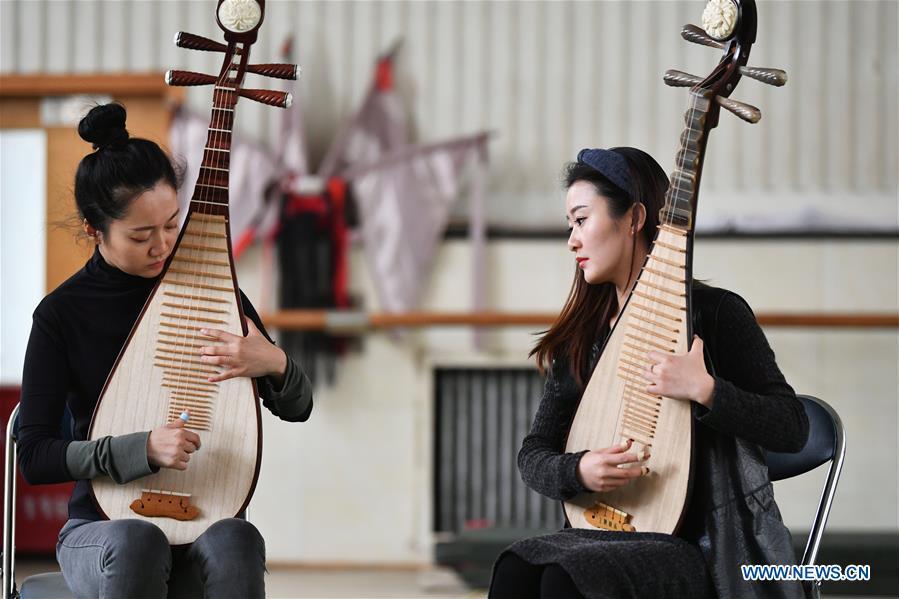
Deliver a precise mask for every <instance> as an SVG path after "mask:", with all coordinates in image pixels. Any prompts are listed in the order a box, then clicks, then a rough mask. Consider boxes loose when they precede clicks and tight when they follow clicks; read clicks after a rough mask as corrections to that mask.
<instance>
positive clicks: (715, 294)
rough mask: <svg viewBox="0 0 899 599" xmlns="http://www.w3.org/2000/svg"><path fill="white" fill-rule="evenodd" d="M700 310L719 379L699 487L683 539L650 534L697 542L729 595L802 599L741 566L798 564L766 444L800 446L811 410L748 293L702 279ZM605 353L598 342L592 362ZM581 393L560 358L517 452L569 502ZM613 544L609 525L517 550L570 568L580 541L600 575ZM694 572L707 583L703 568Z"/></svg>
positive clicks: (700, 410) (536, 480)
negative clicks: (569, 441)
mask: <svg viewBox="0 0 899 599" xmlns="http://www.w3.org/2000/svg"><path fill="white" fill-rule="evenodd" d="M692 308H693V324H694V332H695V333H696V334H698V335H699V336H700V337H701V338H702V339H703V341H704V342H705V349H706V364H707V366H708V368H709V372H710V373H712V374H713V376H714V378H715V390H714V401H713V404H712V408H711V410H709V409H706V408H704V407H702V406H700V405H699V404H694V405H693V414H694V418H695V423H694V424H695V426H694V443H695V446H694V454H693V455H694V464H693V490H692V499H691V502H690V504H689V507H688V509H687V513H686V517H685V520H684V523H683V525H682V527H681V529H680V531H679V533H678V536H679V537H680V539H673V538H671V537H668V535H654V536H653V537H645V538H650V539H651V540H653V541H662V540H664V541H668V542H670V543H675V544H677V543H678V542H682V541H681V539H683V540H685V541H687V542H689V544H690V545H693V546H698V548H699V550H700V552H701V554H702V557H703V558H704V561H705V563H706V565H707V567H708V572H709V574H710V575H711V579H712V582H713V585H714V587H715V589H716V591H717V593H718V595H719V596H720V597H722V598H728V599H731V598H740V597H801V596H802V591H801V589H800V587H799V585H798V583H784V582H777V583H775V582H768V583H761V582H753V583H750V582H744V581H743V579H742V575H741V572H740V565H742V564H791V563H795V555H794V553H793V548H792V542H791V538H790V533H789V531H788V530H787V528H786V527H785V526H784V525H783V522H782V520H781V516H780V512H779V510H778V508H777V504H776V503H775V502H774V493H773V489H772V486H771V482H770V480H769V478H768V469H767V466H766V464H765V460H764V455H763V453H762V448H763V447H764V448H766V449H769V450H772V451H786V452H791V451H799V450H800V449H801V448H802V447H803V445H804V444H805V440H806V438H807V436H808V419H807V417H806V415H805V411H804V409H803V407H802V404H801V403H800V402H799V400H797V399H796V396H795V393H794V392H793V389H792V388H791V387H790V386H789V385H788V384H787V382H786V381H785V380H784V377H783V375H782V374H781V372H780V370H779V369H778V367H777V364H776V362H775V360H774V353H773V352H772V351H771V348H770V346H769V345H768V342H767V340H766V339H765V336H764V334H763V333H762V330H761V329H760V328H759V326H758V323H757V322H756V320H755V316H754V315H753V313H752V310H751V309H750V308H749V306H748V305H747V304H746V302H745V301H743V299H742V298H740V297H739V296H737V295H736V294H734V293H731V292H729V291H725V290H723V289H717V288H714V287H708V286H706V285H702V284H698V283H697V284H694V287H693V297H692ZM599 354H600V344H599V342H598V343H597V344H596V345H595V346H594V361H593V363H594V364H595V363H596V361H597V360H598V359H599ZM580 395H581V391H580V389H579V388H578V387H577V385H576V383H575V382H574V380H573V378H572V377H571V375H570V373H569V372H568V367H567V364H564V363H561V362H557V363H555V364H554V365H553V368H552V372H550V373H549V377H548V378H547V382H546V387H545V391H544V395H543V399H542V401H541V403H540V407H539V408H538V411H537V415H536V417H535V419H534V423H533V426H532V428H531V431H530V433H529V434H528V435H527V436H526V437H525V439H524V442H523V444H522V447H521V451H520V452H519V454H518V465H519V468H520V470H521V475H522V478H523V479H524V482H525V483H526V484H527V485H528V486H529V487H531V488H532V489H534V490H535V491H537V492H538V493H541V494H543V495H546V496H548V497H551V498H553V499H560V500H563V499H568V498H570V497H572V496H574V495H576V494H577V493H581V492H584V491H586V489H584V488H583V487H582V485H581V484H580V482H579V480H578V478H577V474H576V472H577V464H578V461H579V460H580V457H581V455H582V454H583V453H584V452H580V453H564V446H565V439H566V436H567V434H568V429H569V427H570V425H571V420H572V418H573V417H574V413H575V411H576V409H577V405H578V402H579V401H580ZM572 533H575V534H572ZM626 537H627V535H624V537H623V538H626ZM656 537H660V538H656ZM663 537H668V538H667V539H665V538H663ZM591 541H592V545H593V550H591V549H590V546H591ZM609 542H615V541H614V540H613V535H609V534H608V533H604V532H603V531H598V530H597V531H571V530H568V531H562V532H559V533H556V534H555V535H550V538H547V537H543V538H542V541H541V542H538V543H534V542H529V540H525V541H523V542H521V543H519V544H516V545H513V546H512V547H511V548H510V550H511V551H513V552H514V553H516V554H518V555H519V556H520V557H523V558H524V559H526V560H529V561H531V562H532V563H562V564H563V566H564V565H565V564H564V562H565V561H566V560H571V559H572V557H571V556H570V555H568V556H566V555H564V554H565V553H566V552H567V551H568V550H567V549H566V547H567V548H570V549H571V550H574V549H575V548H576V551H577V553H578V555H579V556H581V558H580V559H583V560H584V564H585V565H586V564H587V563H591V562H592V565H591V566H590V567H588V568H585V569H584V570H583V571H584V572H590V571H591V570H592V571H594V572H595V570H596V564H597V560H602V559H604V558H605V559H607V558H608V554H607V552H606V551H605V550H604V548H603V545H607V544H608V543H609ZM624 542H627V541H624ZM585 544H586V545H585ZM635 549H636V547H635ZM690 549H692V548H690ZM553 553H556V555H552V554H553ZM661 555H663V554H660V556H661ZM572 565H574V563H573V562H572ZM669 567H670V565H669ZM659 568H660V574H663V572H664V569H665V564H659ZM567 569H568V570H569V574H571V575H572V577H573V579H574V581H575V583H576V584H577V585H578V587H579V588H580V589H581V590H582V592H585V594H586V595H587V596H591V597H592V596H597V597H601V596H607V595H605V594H603V593H602V592H597V594H594V593H593V592H591V591H590V584H592V583H591V581H590V580H586V578H591V576H592V575H583V576H581V580H578V576H579V575H578V572H577V571H580V570H581V569H580V568H578V567H572V568H567ZM571 570H576V571H575V572H572V571H571ZM619 570H620V568H619ZM663 575H664V574H663ZM696 576H697V580H699V579H702V578H704V577H705V573H703V572H698V573H696ZM628 584H630V585H631V586H630V587H629V588H641V587H640V585H639V581H630V582H629V583H628ZM644 588H645V587H644ZM635 594H636V592H635Z"/></svg>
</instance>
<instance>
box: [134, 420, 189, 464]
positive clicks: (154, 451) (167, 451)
mask: <svg viewBox="0 0 899 599" xmlns="http://www.w3.org/2000/svg"><path fill="white" fill-rule="evenodd" d="M198 449H200V436H199V435H198V434H197V433H195V432H193V431H189V430H187V429H185V428H184V421H183V420H181V419H180V418H176V419H175V421H174V422H170V423H168V424H166V425H165V426H160V427H159V428H157V429H153V430H152V431H151V432H150V437H149V438H148V439H147V459H148V460H149V461H150V464H151V465H153V466H159V467H160V468H174V469H175V470H187V462H189V461H190V454H192V453H193V452H195V451H196V450H198Z"/></svg>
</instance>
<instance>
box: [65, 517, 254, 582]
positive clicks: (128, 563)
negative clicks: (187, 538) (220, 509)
mask: <svg viewBox="0 0 899 599" xmlns="http://www.w3.org/2000/svg"><path fill="white" fill-rule="evenodd" d="M56 559H57V560H58V561H59V565H60V567H61V568H62V573H63V575H64V576H65V579H66V582H67V583H68V585H69V588H70V589H71V590H72V592H73V593H75V595H77V596H78V597H109V598H111V599H120V598H121V599H126V598H127V599H130V598H132V597H154V598H159V597H166V596H168V597H192V598H193V597H197V598H202V597H203V596H204V595H205V596H206V597H210V598H213V599H218V598H219V597H241V598H245V597H264V596H265V578H264V576H265V543H264V541H263V540H262V535H260V534H259V531H258V530H256V527H255V526H253V525H252V524H250V523H249V522H247V521H246V520H240V519H238V518H229V519H227V520H220V521H218V522H216V523H215V524H213V525H212V526H210V527H209V528H208V529H207V530H206V532H204V533H203V534H202V535H200V536H199V537H198V538H197V540H196V541H194V543H192V544H191V545H186V546H183V547H170V546H169V543H168V540H167V539H166V537H165V535H164V534H163V533H162V531H161V530H160V529H159V528H158V527H157V526H155V525H153V524H151V523H149V522H146V521H144V520H100V521H92V520H69V521H68V522H66V524H65V526H63V528H62V530H61V531H60V532H59V542H58V543H57V545H56Z"/></svg>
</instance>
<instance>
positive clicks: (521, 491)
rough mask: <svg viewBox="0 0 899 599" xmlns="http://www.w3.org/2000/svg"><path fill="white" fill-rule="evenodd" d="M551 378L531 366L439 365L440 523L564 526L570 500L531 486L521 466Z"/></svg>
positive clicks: (439, 528)
mask: <svg viewBox="0 0 899 599" xmlns="http://www.w3.org/2000/svg"><path fill="white" fill-rule="evenodd" d="M543 384H544V381H543V377H541V376H540V375H539V374H538V373H537V371H536V370H535V369H532V368H531V369H526V368H438V369H436V370H435V371H434V406H435V409H434V417H435V421H434V530H435V531H436V532H461V531H463V530H466V529H469V528H482V527H505V528H545V529H548V530H549V529H556V528H558V527H559V526H560V525H561V524H562V523H563V522H564V517H563V515H562V504H561V503H560V502H558V501H553V500H551V499H549V498H547V497H543V496H541V495H539V494H537V493H535V492H534V491H531V490H530V489H528V488H527V487H526V486H525V485H524V483H523V482H522V480H521V475H520V474H519V472H518V465H517V456H518V450H519V448H520V447H521V440H522V439H523V438H524V436H525V435H527V433H528V430H530V427H531V422H533V420H534V414H535V413H536V412H537V406H538V405H539V404H540V399H541V396H542V390H543Z"/></svg>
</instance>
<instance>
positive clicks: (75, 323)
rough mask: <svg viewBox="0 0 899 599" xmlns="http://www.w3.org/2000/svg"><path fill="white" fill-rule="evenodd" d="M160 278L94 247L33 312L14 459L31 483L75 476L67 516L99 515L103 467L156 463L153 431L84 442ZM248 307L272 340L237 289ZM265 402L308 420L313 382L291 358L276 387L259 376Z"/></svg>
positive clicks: (135, 474)
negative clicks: (95, 487) (150, 446)
mask: <svg viewBox="0 0 899 599" xmlns="http://www.w3.org/2000/svg"><path fill="white" fill-rule="evenodd" d="M155 283H156V278H152V279H147V278H144V277H139V276H134V275H129V274H126V273H124V272H122V271H121V270H119V269H117V268H115V267H113V266H111V265H109V264H107V263H106V261H105V260H103V257H102V256H101V255H100V252H99V251H95V252H94V255H93V256H92V257H91V259H90V260H89V261H88V262H87V264H85V266H84V268H82V269H81V270H80V271H78V272H77V273H75V274H74V275H73V276H72V277H71V278H69V279H68V280H67V281H66V282H64V283H63V284H62V285H60V286H59V287H57V288H56V289H55V290H54V291H53V292H52V293H50V294H49V295H48V296H47V297H45V298H44V299H43V301H41V303H40V304H39V305H38V307H37V308H36V309H35V311H34V315H33V323H32V327H31V336H30V337H29V339H28V349H27V351H26V353H25V368H24V372H23V374H22V397H21V401H20V408H19V437H18V453H19V466H20V468H21V469H22V473H23V474H24V476H25V479H26V480H27V481H28V482H30V483H32V484H43V483H58V482H65V481H70V480H77V481H78V482H77V483H76V485H75V490H74V492H73V493H72V497H71V499H70V500H69V518H83V519H88V520H99V519H100V515H99V514H98V513H97V510H96V508H95V507H94V505H93V501H92V500H91V496H90V490H89V485H88V479H90V478H93V477H95V476H102V475H107V476H110V477H112V478H113V480H116V481H117V482H128V481H130V480H134V479H136V478H139V477H141V476H146V475H148V474H150V473H151V472H153V471H154V468H153V467H151V466H150V465H149V464H148V462H147V437H148V436H149V431H143V432H135V433H133V434H130V435H122V436H119V437H105V438H103V439H98V440H94V441H86V440H85V439H87V432H88V428H89V426H90V422H91V417H92V415H93V412H94V407H95V406H96V404H97V399H98V398H99V397H100V391H101V390H102V389H103V385H104V383H105V382H106V378H107V376H108V375H109V371H110V370H112V366H113V363H114V362H115V359H116V357H117V356H118V354H119V351H120V350H121V349H122V346H123V345H124V344H125V340H126V339H127V338H128V334H129V333H130V332H131V329H132V327H133V326H134V323H135V321H136V320H137V317H138V315H139V314H140V311H141V308H142V307H143V305H144V303H146V301H147V297H148V296H149V295H150V291H151V290H152V289H153V286H154V285H155ZM240 297H241V300H242V302H243V310H244V314H245V315H246V316H247V317H248V318H250V319H251V320H252V321H253V322H254V323H255V324H256V326H257V327H258V328H259V330H260V331H261V332H262V334H263V335H265V336H266V338H268V339H269V340H270V341H271V338H270V337H269V336H268V333H266V331H265V328H264V327H263V326H262V321H261V320H260V319H259V315H258V314H257V313H256V310H255V309H254V308H253V306H252V305H251V304H250V301H249V300H248V299H247V298H246V296H245V295H244V294H243V292H241V293H240ZM256 382H257V384H258V388H259V395H260V397H262V399H263V405H264V406H265V407H266V408H268V409H269V410H270V411H271V412H272V413H273V414H275V415H276V416H278V417H279V418H281V419H282V420H288V421H291V422H299V421H305V420H306V419H308V418H309V414H310V412H311V411H312V386H311V384H310V383H309V379H308V378H307V377H306V375H305V374H304V373H303V372H302V370H301V369H300V368H299V367H298V366H297V365H296V364H295V363H294V362H293V361H292V360H291V359H290V358H289V357H288V360H287V372H286V373H285V376H284V382H283V384H282V385H281V388H280V389H277V388H275V387H274V386H273V385H274V382H273V381H271V380H270V379H269V378H259V379H256ZM66 405H68V407H69V410H70V411H71V413H72V416H73V417H74V431H73V435H72V436H73V438H74V439H75V440H74V441H69V440H64V439H63V435H62V431H61V430H60V423H61V422H62V417H63V412H64V410H65V406H66Z"/></svg>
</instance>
